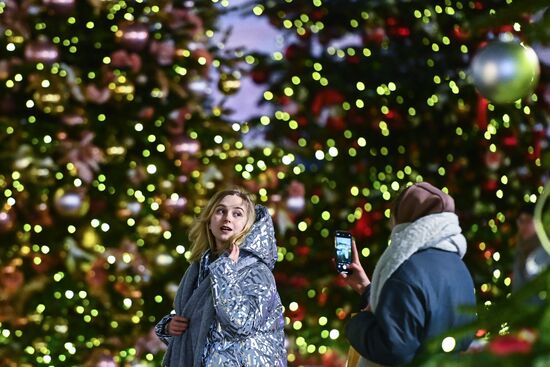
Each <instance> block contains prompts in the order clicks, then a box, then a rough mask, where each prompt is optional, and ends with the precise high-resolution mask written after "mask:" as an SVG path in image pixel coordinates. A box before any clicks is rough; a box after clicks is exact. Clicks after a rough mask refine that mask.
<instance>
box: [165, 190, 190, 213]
mask: <svg viewBox="0 0 550 367" xmlns="http://www.w3.org/2000/svg"><path fill="white" fill-rule="evenodd" d="M186 207H187V199H186V198H184V197H181V196H177V195H172V196H170V197H169V198H167V199H166V200H164V202H163V203H162V208H163V210H164V212H165V213H166V214H167V215H168V216H169V217H170V218H177V217H179V216H180V215H181V214H182V213H183V211H184V210H185V208H186Z"/></svg>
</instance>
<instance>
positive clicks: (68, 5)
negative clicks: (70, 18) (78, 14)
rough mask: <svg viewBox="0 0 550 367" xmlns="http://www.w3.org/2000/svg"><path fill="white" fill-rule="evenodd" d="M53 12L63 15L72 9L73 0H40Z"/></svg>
mask: <svg viewBox="0 0 550 367" xmlns="http://www.w3.org/2000/svg"><path fill="white" fill-rule="evenodd" d="M42 2H43V3H44V5H46V7H48V9H51V10H52V12H53V13H54V14H60V15H65V14H68V13H70V12H71V11H72V10H73V9H74V3H75V0H42Z"/></svg>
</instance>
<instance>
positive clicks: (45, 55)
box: [25, 40, 59, 64]
mask: <svg viewBox="0 0 550 367" xmlns="http://www.w3.org/2000/svg"><path fill="white" fill-rule="evenodd" d="M25 58H26V59H27V60H28V61H30V62H43V63H45V64H52V63H54V62H56V61H57V60H58V58H59V51H58V49H57V47H56V46H55V45H54V44H52V43H51V42H50V41H48V40H37V41H33V42H30V43H29V44H27V46H26V47H25Z"/></svg>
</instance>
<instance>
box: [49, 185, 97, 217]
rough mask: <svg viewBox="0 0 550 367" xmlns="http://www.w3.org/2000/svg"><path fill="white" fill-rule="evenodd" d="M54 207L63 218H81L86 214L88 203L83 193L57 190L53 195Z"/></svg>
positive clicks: (73, 190)
mask: <svg viewBox="0 0 550 367" xmlns="http://www.w3.org/2000/svg"><path fill="white" fill-rule="evenodd" d="M54 207H55V209H56V210H57V212H58V213H59V214H60V215H62V216H64V217H73V218H77V217H81V216H83V215H85V214H86V213H87V212H88V209H89V207H90V202H89V199H88V197H86V196H85V195H84V193H82V192H80V191H77V190H75V189H69V190H65V189H63V188H59V189H58V190H57V191H56V192H55V195H54Z"/></svg>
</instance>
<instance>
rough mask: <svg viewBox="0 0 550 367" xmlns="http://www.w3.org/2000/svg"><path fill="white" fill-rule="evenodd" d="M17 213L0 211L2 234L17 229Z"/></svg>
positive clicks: (8, 210)
mask: <svg viewBox="0 0 550 367" xmlns="http://www.w3.org/2000/svg"><path fill="white" fill-rule="evenodd" d="M15 222H16V218H15V213H14V211H13V209H7V210H2V211H0V233H7V232H9V231H11V230H12V229H13V227H15Z"/></svg>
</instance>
